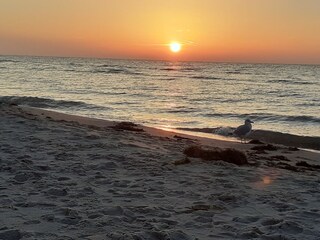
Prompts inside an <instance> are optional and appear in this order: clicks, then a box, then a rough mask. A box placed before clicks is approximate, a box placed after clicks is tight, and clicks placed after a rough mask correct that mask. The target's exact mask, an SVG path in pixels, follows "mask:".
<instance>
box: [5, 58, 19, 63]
mask: <svg viewBox="0 0 320 240" xmlns="http://www.w3.org/2000/svg"><path fill="white" fill-rule="evenodd" d="M18 62H20V61H17V60H11V59H0V63H18Z"/></svg>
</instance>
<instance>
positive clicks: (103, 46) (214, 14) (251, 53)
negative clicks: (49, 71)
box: [0, 0, 320, 64]
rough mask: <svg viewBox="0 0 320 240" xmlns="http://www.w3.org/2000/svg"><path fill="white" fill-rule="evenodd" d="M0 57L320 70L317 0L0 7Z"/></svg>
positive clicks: (59, 0) (66, 0)
mask: <svg viewBox="0 0 320 240" xmlns="http://www.w3.org/2000/svg"><path fill="white" fill-rule="evenodd" d="M172 41H178V42H181V43H182V44H183V46H182V51H181V52H179V53H172V52H170V51H169V49H168V46H167V44H169V43H170V42H172ZM0 54H6V55H7V54H9V55H53V56H88V57H89V56H90V57H107V58H144V59H169V60H170V59H172V60H200V61H228V62H230V61H234V62H280V63H316V64H320V0H170V1H169V0H0Z"/></svg>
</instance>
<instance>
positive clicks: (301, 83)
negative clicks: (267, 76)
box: [267, 79, 314, 85]
mask: <svg viewBox="0 0 320 240" xmlns="http://www.w3.org/2000/svg"><path fill="white" fill-rule="evenodd" d="M267 82H269V83H287V84H295V85H312V84H314V83H313V82H302V81H297V80H292V79H272V80H268V81H267Z"/></svg>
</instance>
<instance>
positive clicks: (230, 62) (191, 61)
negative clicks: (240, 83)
mask: <svg viewBox="0 0 320 240" xmlns="http://www.w3.org/2000/svg"><path fill="white" fill-rule="evenodd" d="M2 56H5V57H39V58H40V57H43V58H80V59H108V60H124V61H126V60H127V61H128V60H131V61H153V62H190V63H220V64H257V65H258V64H266V65H308V66H320V63H281V62H249V61H248V62H238V61H210V60H166V59H151V58H150V59H148V58H130V57H128V58H122V57H119V58H117V57H90V56H60V55H58V56H53V55H32V54H24V55H23V54H1V53H0V57H2Z"/></svg>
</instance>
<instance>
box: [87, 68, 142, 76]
mask: <svg viewBox="0 0 320 240" xmlns="http://www.w3.org/2000/svg"><path fill="white" fill-rule="evenodd" d="M91 73H100V74H127V75H143V73H141V72H134V71H130V70H128V69H125V68H106V69H104V68H95V69H93V70H92V71H91Z"/></svg>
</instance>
